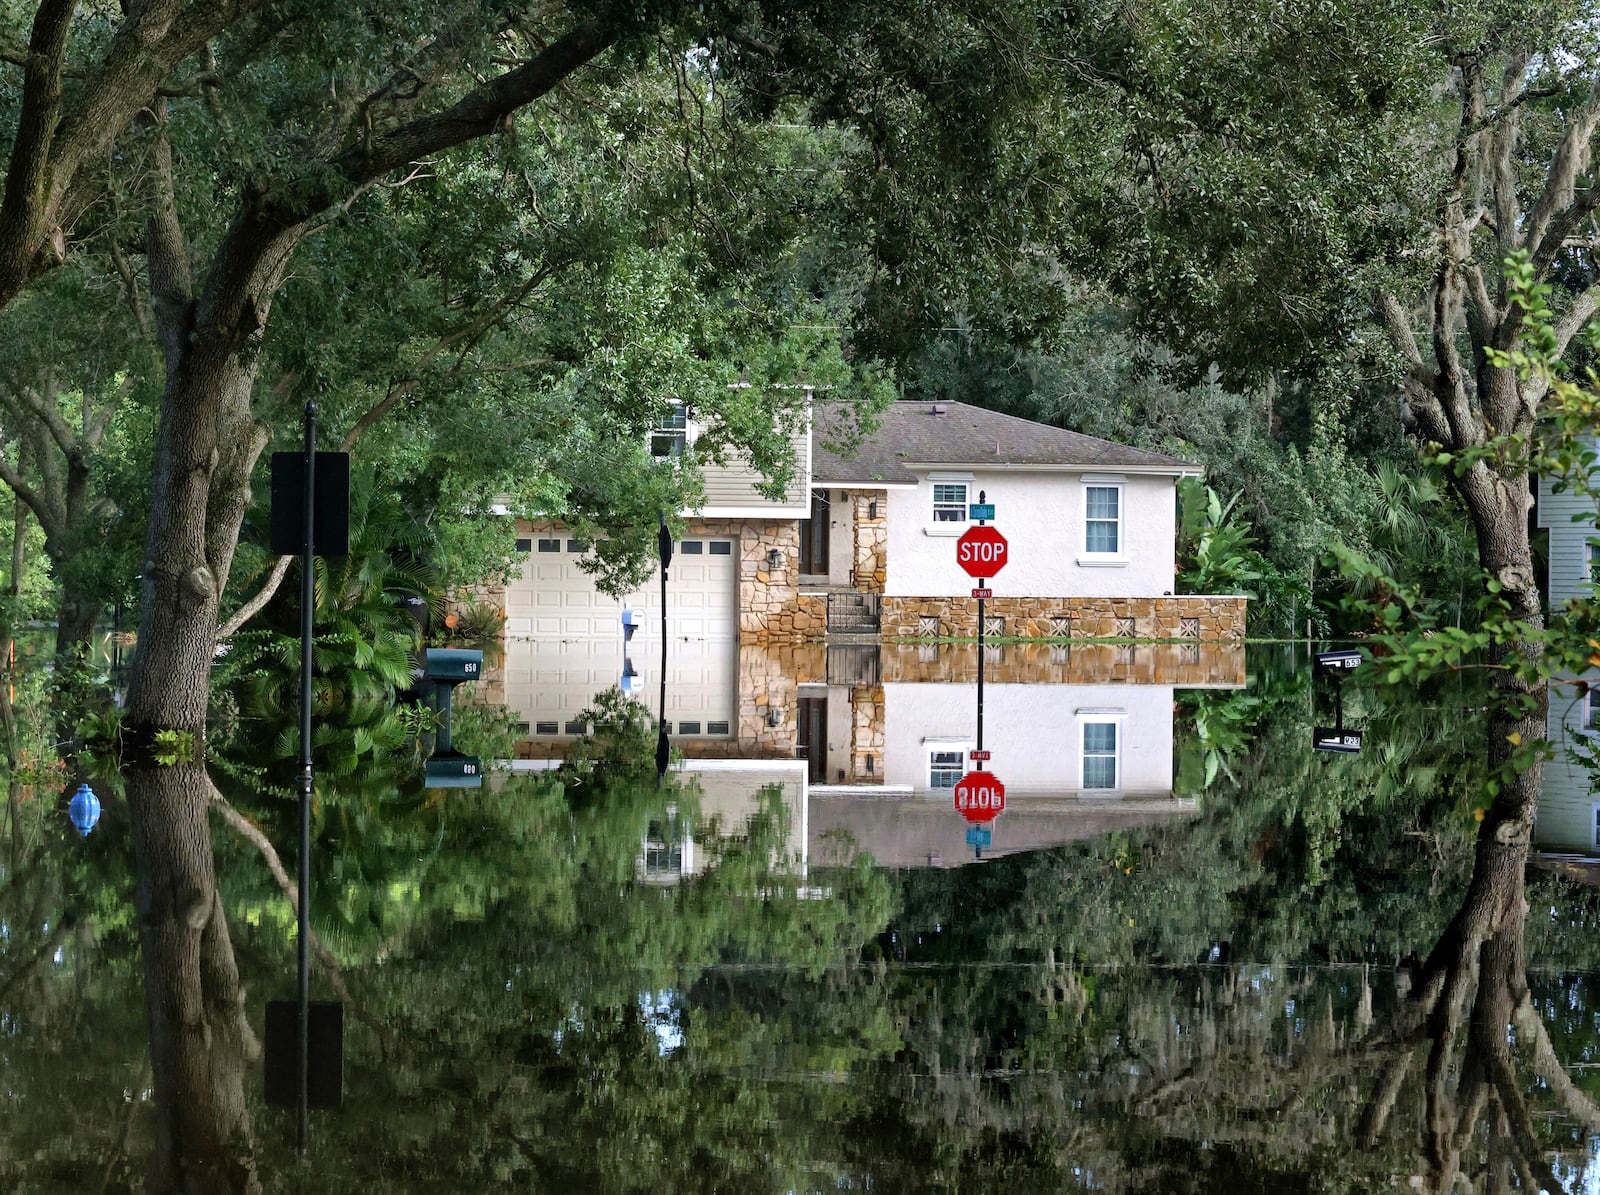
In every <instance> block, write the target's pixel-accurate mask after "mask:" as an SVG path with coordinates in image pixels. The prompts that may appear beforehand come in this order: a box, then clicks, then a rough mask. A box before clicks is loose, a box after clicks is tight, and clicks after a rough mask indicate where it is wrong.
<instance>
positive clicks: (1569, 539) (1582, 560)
mask: <svg viewBox="0 0 1600 1195" xmlns="http://www.w3.org/2000/svg"><path fill="white" fill-rule="evenodd" d="M1574 515H1580V516H1587V517H1586V518H1584V519H1582V520H1581V521H1579V522H1574V521H1573V516H1574ZM1593 516H1594V501H1593V499H1586V498H1584V497H1583V496H1582V495H1579V494H1575V493H1573V492H1572V491H1570V490H1568V491H1566V492H1565V493H1561V494H1556V493H1552V492H1551V485H1550V483H1549V482H1548V481H1546V480H1545V479H1544V478H1542V477H1541V478H1540V479H1539V526H1541V527H1543V528H1545V529H1546V530H1547V531H1549V532H1550V603H1551V605H1552V606H1557V605H1560V604H1561V603H1562V602H1566V601H1571V600H1572V599H1573V598H1575V597H1578V596H1579V595H1581V594H1583V593H1585V592H1587V590H1586V588H1585V585H1586V583H1587V581H1588V579H1589V567H1588V543H1589V538H1590V537H1591V536H1593V535H1594V534H1595V528H1594V522H1593Z"/></svg>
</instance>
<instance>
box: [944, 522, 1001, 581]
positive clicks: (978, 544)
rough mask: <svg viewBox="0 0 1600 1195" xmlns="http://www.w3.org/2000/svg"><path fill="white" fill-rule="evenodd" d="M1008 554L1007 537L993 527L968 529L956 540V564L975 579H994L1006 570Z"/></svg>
mask: <svg viewBox="0 0 1600 1195" xmlns="http://www.w3.org/2000/svg"><path fill="white" fill-rule="evenodd" d="M1006 552H1007V545H1006V537H1005V536H1003V535H1001V534H1000V533H999V532H998V531H996V530H995V529H994V528H993V527H968V528H967V530H966V533H965V534H963V535H962V537H961V538H960V539H958V540H956V563H957V564H959V565H960V566H961V567H962V568H964V569H966V570H967V573H968V575H969V576H973V577H992V576H994V575H995V574H996V573H998V572H999V571H1000V570H1001V569H1003V568H1005V566H1006Z"/></svg>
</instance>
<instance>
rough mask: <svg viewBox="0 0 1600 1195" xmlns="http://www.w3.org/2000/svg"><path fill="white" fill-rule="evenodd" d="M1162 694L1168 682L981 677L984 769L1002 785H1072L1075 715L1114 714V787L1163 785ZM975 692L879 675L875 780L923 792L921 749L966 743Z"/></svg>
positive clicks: (1168, 762)
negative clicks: (880, 742)
mask: <svg viewBox="0 0 1600 1195" xmlns="http://www.w3.org/2000/svg"><path fill="white" fill-rule="evenodd" d="M1172 693H1173V687H1172V686H1171V685H992V684H991V685H985V686H984V690H983V696H984V700H983V705H984V714H983V745H984V747H985V748H986V749H988V750H990V751H993V752H994V757H993V759H991V760H990V761H989V764H988V770H989V771H992V772H994V773H995V774H996V775H998V776H999V777H1000V779H1001V780H1002V781H1004V782H1005V785H1006V791H1007V792H1008V793H1009V792H1013V791H1015V792H1018V793H1023V792H1028V793H1059V794H1066V795H1070V794H1072V793H1075V792H1078V791H1080V787H1079V786H1080V784H1081V778H1082V771H1081V768H1082V754H1083V749H1082V745H1083V730H1082V726H1083V723H1084V722H1085V721H1087V720H1091V719H1101V718H1105V717H1108V716H1115V717H1117V718H1119V719H1120V730H1119V734H1118V738H1119V746H1120V749H1121V758H1120V761H1119V763H1120V768H1119V772H1120V780H1121V784H1120V786H1119V788H1118V789H1117V790H1115V791H1116V792H1118V793H1125V794H1140V795H1152V794H1162V795H1167V794H1170V793H1171V791H1172ZM977 695H978V686H977V685H976V684H948V685H947V684H920V683H903V684H902V683H888V684H885V685H884V686H883V700H884V783H885V784H889V785H901V784H903V785H909V786H911V787H912V788H913V789H915V790H916V791H917V792H918V793H919V794H920V795H922V796H925V797H926V796H929V795H930V794H929V788H928V752H929V751H930V750H932V749H933V748H934V747H936V746H943V747H945V748H946V749H951V750H953V749H955V747H956V746H957V745H959V746H961V747H962V748H963V749H970V748H971V747H972V746H973V745H974V738H975V734H976V728H977V720H976V710H977ZM933 795H934V796H936V797H937V799H939V800H948V799H949V797H948V794H946V793H943V792H940V793H936V794H933ZM1088 795H1090V796H1093V795H1095V794H1094V793H1093V792H1090V793H1089V794H1088ZM1108 795H1109V794H1108Z"/></svg>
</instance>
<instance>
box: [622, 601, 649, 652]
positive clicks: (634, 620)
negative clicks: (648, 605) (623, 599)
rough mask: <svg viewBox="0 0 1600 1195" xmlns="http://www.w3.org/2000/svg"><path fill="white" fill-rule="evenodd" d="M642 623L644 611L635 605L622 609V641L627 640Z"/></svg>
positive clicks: (625, 641)
mask: <svg viewBox="0 0 1600 1195" xmlns="http://www.w3.org/2000/svg"><path fill="white" fill-rule="evenodd" d="M643 625H644V611H643V610H640V609H639V608H638V607H636V606H627V607H625V608H624V609H623V611H622V641H623V642H624V643H627V642H629V641H630V640H631V639H632V638H633V635H634V632H635V631H637V630H638V629H639V628H640V627H642V626H643Z"/></svg>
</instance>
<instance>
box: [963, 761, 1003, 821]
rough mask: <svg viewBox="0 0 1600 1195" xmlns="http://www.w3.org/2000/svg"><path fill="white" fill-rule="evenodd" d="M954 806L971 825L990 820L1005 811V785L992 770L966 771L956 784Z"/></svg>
mask: <svg viewBox="0 0 1600 1195" xmlns="http://www.w3.org/2000/svg"><path fill="white" fill-rule="evenodd" d="M955 806H956V812H957V813H959V814H960V815H961V816H962V817H964V818H966V819H967V820H968V821H969V822H971V823H972V824H973V825H982V824H983V823H985V822H992V821H994V819H995V818H997V817H998V816H1000V814H1001V813H1003V812H1005V808H1006V786H1005V785H1004V784H1002V783H1001V782H1000V777H998V776H996V775H995V774H994V773H993V772H968V773H967V774H966V775H965V776H963V777H961V779H960V781H958V782H957V784H956V790H955Z"/></svg>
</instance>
